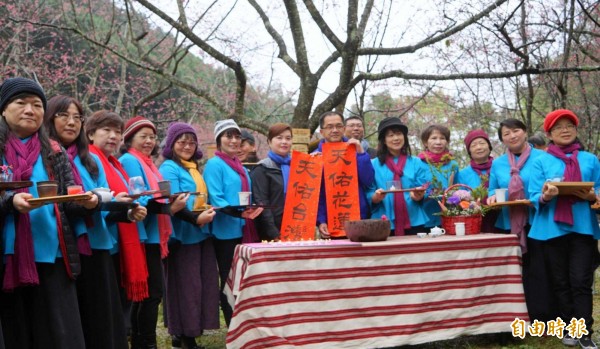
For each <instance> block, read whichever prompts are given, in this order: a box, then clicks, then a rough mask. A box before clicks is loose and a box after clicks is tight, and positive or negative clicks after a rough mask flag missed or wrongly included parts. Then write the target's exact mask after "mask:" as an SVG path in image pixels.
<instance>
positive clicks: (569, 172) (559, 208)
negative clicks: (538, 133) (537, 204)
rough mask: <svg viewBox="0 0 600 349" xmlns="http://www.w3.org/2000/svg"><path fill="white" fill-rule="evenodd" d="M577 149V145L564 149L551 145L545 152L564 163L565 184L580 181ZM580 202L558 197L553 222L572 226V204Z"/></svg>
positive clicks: (578, 146)
mask: <svg viewBox="0 0 600 349" xmlns="http://www.w3.org/2000/svg"><path fill="white" fill-rule="evenodd" d="M579 149H581V146H580V145H579V143H571V144H569V145H567V146H566V147H559V146H557V145H556V144H553V143H551V144H550V145H549V146H548V149H547V150H546V151H547V152H548V154H551V155H554V156H555V157H557V158H559V159H561V160H562V161H563V162H564V163H565V173H564V177H565V179H564V180H565V182H580V181H581V169H580V168H579V161H578V160H577V154H579ZM567 154H571V156H567ZM580 200H581V199H579V198H578V197H576V196H574V195H568V196H559V197H558V199H557V200H556V211H555V212H554V221H555V222H560V223H566V224H569V225H573V204H574V203H575V202H577V201H580Z"/></svg>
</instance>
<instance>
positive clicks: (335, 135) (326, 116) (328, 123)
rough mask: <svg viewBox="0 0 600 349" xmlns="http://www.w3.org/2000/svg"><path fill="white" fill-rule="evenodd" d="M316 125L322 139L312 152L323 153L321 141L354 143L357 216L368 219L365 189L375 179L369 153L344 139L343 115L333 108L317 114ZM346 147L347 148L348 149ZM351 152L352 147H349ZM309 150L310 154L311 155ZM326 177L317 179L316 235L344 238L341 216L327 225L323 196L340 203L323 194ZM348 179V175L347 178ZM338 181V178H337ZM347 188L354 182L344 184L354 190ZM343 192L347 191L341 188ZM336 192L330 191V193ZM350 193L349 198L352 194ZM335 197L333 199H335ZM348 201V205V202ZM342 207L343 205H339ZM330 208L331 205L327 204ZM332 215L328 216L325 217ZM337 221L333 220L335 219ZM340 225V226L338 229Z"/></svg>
mask: <svg viewBox="0 0 600 349" xmlns="http://www.w3.org/2000/svg"><path fill="white" fill-rule="evenodd" d="M319 126H320V128H321V131H320V132H321V135H322V136H323V139H322V140H321V141H320V142H319V145H318V146H317V150H316V151H315V152H314V153H321V152H323V145H324V144H325V143H342V142H347V144H354V146H355V147H356V161H355V162H354V164H353V165H354V166H356V171H354V169H352V170H353V171H352V172H356V173H357V177H358V199H359V203H360V219H366V218H369V215H370V211H369V205H368V203H367V198H366V196H365V190H366V188H368V187H369V185H370V184H371V183H372V182H373V180H374V178H375V172H374V170H373V165H372V164H371V159H370V157H369V154H367V153H366V152H365V151H364V149H363V147H362V146H361V144H360V141H359V140H357V139H350V140H348V139H347V138H345V137H344V117H343V116H342V115H341V114H340V113H338V112H334V111H329V112H325V113H323V114H321V116H320V117H319ZM348 149H350V148H348ZM352 151H354V150H352ZM314 153H313V154H314ZM325 166H327V163H326V164H325ZM325 177H326V176H323V179H322V181H321V192H320V195H319V210H318V213H317V227H318V229H319V234H320V236H321V238H323V239H328V238H331V237H334V238H335V237H344V236H345V233H344V231H343V218H342V219H340V220H339V224H337V226H336V227H335V229H333V227H329V226H328V222H330V221H328V215H327V211H328V209H327V208H328V203H327V200H326V198H327V197H329V199H330V204H331V203H332V202H333V203H336V202H340V199H339V198H334V197H333V196H332V194H330V193H327V185H326V182H327V181H328V178H325ZM349 178H350V177H349ZM338 182H339V181H338ZM352 182H353V183H356V179H352ZM351 188H356V185H353V186H348V188H347V189H349V190H350V191H354V190H355V189H351ZM345 192H347V190H346V191H345ZM350 194H354V195H352V196H355V195H356V194H355V193H350ZM335 195H337V193H335V194H334V196H335ZM352 196H350V197H352ZM336 200H337V201H336ZM349 204H351V203H350V202H349ZM341 206H344V205H341ZM330 207H332V206H331V205H330ZM329 218H332V217H329ZM335 221H336V222H337V220H335ZM339 228H341V229H339Z"/></svg>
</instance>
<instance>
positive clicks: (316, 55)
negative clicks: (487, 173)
mask: <svg viewBox="0 0 600 349" xmlns="http://www.w3.org/2000/svg"><path fill="white" fill-rule="evenodd" d="M599 5H600V1H588V0H562V1H558V0H530V1H525V0H522V1H514V0H496V1H483V0H471V1H464V0H456V1H449V0H438V1H429V0H428V1H412V2H408V1H403V0H401V1H398V0H396V1H391V0H360V1H359V0H345V1H331V0H321V1H315V0H302V1H296V0H281V1H268V0H264V1H263V0H232V1H218V0H201V1H199V0H169V1H150V0H138V1H132V0H113V1H108V0H93V1H92V0H18V1H17V0H9V1H6V0H0V14H1V15H0V74H1V77H2V79H4V78H7V77H10V76H16V75H20V76H27V77H30V78H35V79H37V80H38V81H39V82H40V83H41V85H42V86H43V87H44V88H45V90H46V92H47V94H48V96H53V95H56V94H66V95H71V96H74V97H76V98H77V99H79V100H80V101H81V102H82V103H83V105H84V106H85V108H86V114H88V115H89V114H90V113H91V112H93V111H95V110H99V109H109V110H113V111H115V112H117V113H119V114H120V115H121V116H123V118H124V119H128V118H130V117H132V116H134V115H144V116H146V117H148V118H150V119H152V120H154V121H155V122H156V123H157V124H158V126H159V133H160V134H159V136H162V135H163V134H164V131H165V129H166V127H167V126H168V124H169V122H172V121H175V120H181V121H186V122H190V123H192V124H194V125H195V126H196V128H197V129H198V132H199V137H200V139H201V141H202V142H203V143H212V142H213V138H212V129H213V124H214V121H215V120H219V119H224V118H228V117H232V118H234V119H235V120H236V121H237V122H238V123H239V124H240V125H241V126H242V127H246V128H249V129H251V130H253V131H255V134H256V135H259V134H263V135H264V134H266V131H267V130H268V127H269V125H271V124H273V123H275V122H288V123H291V124H292V125H293V126H294V127H298V128H309V129H310V130H311V132H315V131H316V130H317V128H318V115H319V114H321V113H322V112H324V111H328V110H337V111H339V112H342V113H343V114H344V115H345V116H349V115H360V116H361V117H363V118H364V120H365V124H366V125H365V127H366V130H365V131H366V134H367V135H371V136H370V137H369V138H368V139H369V141H370V142H371V144H372V145H373V146H375V145H376V142H377V139H376V138H377V136H376V129H377V124H378V122H379V121H380V120H381V119H382V118H384V117H386V116H399V117H400V118H401V119H402V120H403V121H404V122H405V123H406V124H407V125H408V127H409V131H410V132H409V136H410V144H411V146H412V148H413V152H414V153H416V152H418V151H420V150H422V145H421V142H420V140H419V134H420V132H421V131H422V130H423V129H424V128H425V127H426V126H427V125H429V124H432V123H440V124H444V125H446V126H448V127H449V128H450V129H451V130H452V140H451V144H450V145H451V148H452V151H453V152H455V153H456V154H457V155H458V158H459V160H460V161H461V162H462V164H465V161H466V152H465V151H464V145H463V143H462V140H463V139H464V136H465V135H466V133H467V132H468V131H469V130H471V129H475V128H483V129H485V130H486V131H488V133H489V134H490V135H491V138H492V143H493V144H494V147H495V149H494V154H496V155H498V154H501V153H502V152H503V148H502V147H501V146H500V142H499V141H498V139H497V136H496V135H497V128H498V124H499V122H500V121H502V120H504V119H506V118H509V117H514V118H518V119H520V120H523V122H524V123H525V124H526V125H527V127H528V131H529V133H530V134H534V133H536V132H540V130H541V124H542V121H543V117H544V116H545V115H546V113H548V112H549V111H551V110H553V109H557V108H568V109H571V110H573V111H575V113H577V115H578V116H579V117H580V120H581V127H580V130H579V135H580V139H581V141H582V142H583V143H584V145H585V146H586V148H587V149H588V150H590V151H592V152H594V153H597V152H598V147H599V135H600V132H598V131H599V128H600V118H598V113H599V108H600V90H599V89H598V88H597V86H598V82H599V75H598V71H599V70H600V43H599V40H598V37H599V35H600V23H599V21H600V12H599V8H598V7H599ZM259 143H260V144H259V146H260V147H261V149H262V150H263V154H264V149H265V148H266V142H265V140H264V137H260V138H259Z"/></svg>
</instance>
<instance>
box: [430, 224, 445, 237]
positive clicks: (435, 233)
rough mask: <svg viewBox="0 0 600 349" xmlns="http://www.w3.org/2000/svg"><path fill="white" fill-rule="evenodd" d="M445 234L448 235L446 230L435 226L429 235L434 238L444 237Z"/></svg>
mask: <svg viewBox="0 0 600 349" xmlns="http://www.w3.org/2000/svg"><path fill="white" fill-rule="evenodd" d="M444 234H446V229H444V228H440V227H437V226H435V227H433V228H431V229H430V230H429V235H431V236H434V237H435V236H440V235H444Z"/></svg>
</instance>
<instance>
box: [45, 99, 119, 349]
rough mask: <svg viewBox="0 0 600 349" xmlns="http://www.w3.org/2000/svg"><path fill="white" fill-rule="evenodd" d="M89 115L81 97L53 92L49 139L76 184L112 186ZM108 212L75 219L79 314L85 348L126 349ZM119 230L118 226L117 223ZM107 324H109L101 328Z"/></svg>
mask: <svg viewBox="0 0 600 349" xmlns="http://www.w3.org/2000/svg"><path fill="white" fill-rule="evenodd" d="M84 122H85V117H84V114H83V108H82V106H81V104H80V103H79V101H78V100H76V99H75V98H73V97H68V96H62V95H59V96H54V97H52V98H50V100H49V101H48V108H47V110H46V113H45V115H44V124H45V126H46V128H47V129H48V133H49V134H50V138H51V139H54V140H56V141H58V142H59V143H60V144H61V145H62V146H63V147H64V148H65V149H66V152H67V155H68V156H69V162H70V164H71V169H72V171H73V177H74V181H75V184H77V185H81V186H82V187H83V189H84V190H94V189H97V188H108V182H107V181H106V175H105V174H104V169H103V168H102V164H101V163H100V159H99V158H98V157H97V156H96V155H94V154H90V152H89V150H88V141H87V137H86V136H85V132H84V130H83V125H84ZM107 214H108V212H101V211H97V212H95V213H94V215H93V216H92V217H91V218H90V219H86V220H84V219H82V218H80V217H71V221H72V222H73V225H74V227H75V231H76V232H77V233H78V234H81V235H80V236H79V240H78V242H79V246H80V249H79V251H80V258H81V270H82V275H81V276H80V277H79V278H78V279H77V297H78V301H79V312H80V314H81V323H82V326H83V334H84V337H85V346H86V348H88V349H92V348H98V349H100V348H107V349H110V348H114V349H117V348H127V347H128V344H127V331H126V328H125V322H124V318H123V310H122V306H121V302H120V300H119V286H118V284H117V276H116V274H115V267H114V265H113V260H112V258H111V250H116V249H117V240H116V236H117V234H116V232H115V231H111V229H109V227H108V226H107V224H106V221H105V219H106V217H107ZM112 228H113V229H116V226H114V225H113V226H112ZM98 323H103V324H105V326H98Z"/></svg>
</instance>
